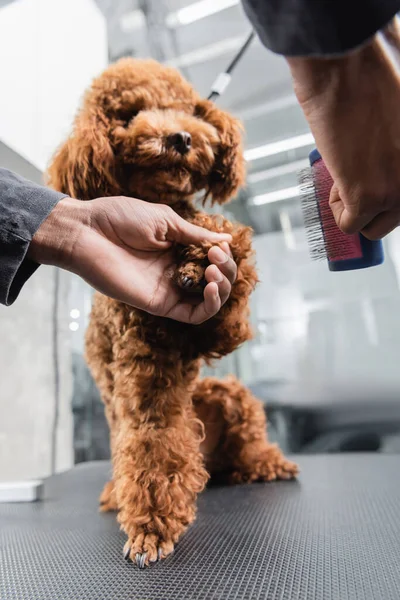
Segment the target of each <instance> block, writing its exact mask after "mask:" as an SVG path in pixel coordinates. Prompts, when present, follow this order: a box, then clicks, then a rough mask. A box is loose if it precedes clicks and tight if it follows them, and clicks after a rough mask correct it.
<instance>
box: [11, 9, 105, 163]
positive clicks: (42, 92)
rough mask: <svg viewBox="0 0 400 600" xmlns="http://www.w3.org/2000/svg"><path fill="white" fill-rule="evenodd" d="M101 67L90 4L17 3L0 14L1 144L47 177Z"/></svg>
mask: <svg viewBox="0 0 400 600" xmlns="http://www.w3.org/2000/svg"><path fill="white" fill-rule="evenodd" d="M106 64H107V36H106V25H105V21H104V17H103V16H102V15H101V13H100V11H99V9H98V8H97V6H96V5H95V3H94V0H17V1H16V2H13V3H12V4H10V5H8V6H6V7H4V8H3V9H1V10H0V81H1V93H0V139H1V140H2V141H4V142H5V143H6V144H8V145H9V146H11V147H12V148H14V150H16V151H17V152H19V153H20V154H22V155H23V156H25V157H26V158H27V159H28V160H30V161H31V162H32V163H33V164H34V165H36V166H37V167H38V168H39V169H41V170H44V168H45V167H46V164H47V163H48V161H49V158H50V156H51V155H52V153H53V152H54V150H55V148H56V147H57V146H58V144H60V142H61V141H62V140H63V138H64V137H65V136H66V135H67V133H68V132H69V130H70V127H71V122H72V119H73V116H74V114H75V112H76V109H77V107H78V105H79V102H80V99H81V97H82V93H83V91H84V90H85V88H86V87H87V86H88V84H89V83H90V81H91V80H92V78H93V77H94V76H95V75H97V74H98V73H100V72H101V71H102V69H103V68H104V67H105V65H106Z"/></svg>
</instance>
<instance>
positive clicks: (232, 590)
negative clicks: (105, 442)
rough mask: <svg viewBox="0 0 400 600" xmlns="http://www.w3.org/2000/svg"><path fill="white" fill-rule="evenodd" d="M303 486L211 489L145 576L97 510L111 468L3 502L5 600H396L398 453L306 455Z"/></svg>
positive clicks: (91, 469) (99, 467)
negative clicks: (169, 552) (30, 499)
mask: <svg viewBox="0 0 400 600" xmlns="http://www.w3.org/2000/svg"><path fill="white" fill-rule="evenodd" d="M299 462H300V466H301V469H302V473H301V476H300V478H299V480H298V482H290V483H287V482H279V483H271V484H256V485H251V486H242V487H233V488H224V487H211V488H210V489H208V490H207V491H206V492H205V493H203V494H202V495H201V497H200V498H199V513H198V519H197V521H196V523H195V524H194V525H193V526H192V527H191V528H190V530H189V531H188V532H187V533H186V535H185V536H184V538H183V539H182V540H181V542H180V543H179V545H178V546H177V549H176V551H175V553H174V555H173V556H172V557H171V558H169V559H167V560H166V561H164V562H162V563H160V564H157V565H155V566H154V567H152V568H151V569H146V570H144V571H139V569H137V568H136V567H135V566H134V565H129V564H126V563H125V562H124V560H123V558H122V547H123V544H124V535H123V534H122V533H121V532H120V531H119V530H118V526H117V524H116V521H115V517H114V516H113V515H111V514H106V515H103V514H99V513H98V512H97V496H98V494H99V491H100V489H101V487H102V484H103V483H104V481H105V480H106V479H107V478H108V476H109V472H110V466H109V464H108V463H104V462H100V463H87V464H83V465H80V466H78V467H76V468H74V469H72V470H71V471H69V472H67V473H64V474H61V475H57V476H55V477H52V478H50V479H49V480H48V481H47V484H46V497H45V500H44V501H42V502H38V503H35V504H26V505H24V504H19V505H18V504H3V505H1V504H0V599H1V600H14V599H18V600H64V599H68V600H69V599H71V600H106V599H107V600H180V599H184V600H191V599H196V600H202V599H207V600H217V599H220V600H227V599H242V598H243V599H245V598H246V599H266V600H275V599H276V600H278V599H279V600H303V599H304V600H306V599H307V600H309V599H311V600H314V599H321V600H331V599H334V600H347V599H360V600H366V599H373V600H391V599H393V600H399V598H400V477H399V466H400V457H399V456H396V455H393V456H390V455H379V454H371V455H355V454H351V455H329V456H303V457H300V460H299Z"/></svg>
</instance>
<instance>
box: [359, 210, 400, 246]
mask: <svg viewBox="0 0 400 600" xmlns="http://www.w3.org/2000/svg"><path fill="white" fill-rule="evenodd" d="M399 225H400V213H399V212H394V211H387V212H384V213H381V214H380V215H378V216H377V217H375V219H372V221H371V222H370V223H368V225H367V226H366V227H364V229H363V230H362V231H361V233H362V234H363V236H364V237H366V238H368V239H369V240H381V239H382V238H383V237H385V235H387V234H388V233H390V232H391V231H393V229H396V227H398V226H399Z"/></svg>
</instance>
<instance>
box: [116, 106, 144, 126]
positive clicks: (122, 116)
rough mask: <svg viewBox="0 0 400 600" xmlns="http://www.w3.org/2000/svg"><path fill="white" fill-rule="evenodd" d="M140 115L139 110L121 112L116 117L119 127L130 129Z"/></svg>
mask: <svg viewBox="0 0 400 600" xmlns="http://www.w3.org/2000/svg"><path fill="white" fill-rule="evenodd" d="M138 114H139V111H138V110H129V111H122V110H121V111H119V112H118V114H117V115H116V118H117V121H118V123H119V125H121V126H122V127H128V125H129V123H130V122H131V121H132V120H133V119H134V118H135V117H136V116H137V115H138Z"/></svg>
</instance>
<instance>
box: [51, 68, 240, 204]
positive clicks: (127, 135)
mask: <svg viewBox="0 0 400 600" xmlns="http://www.w3.org/2000/svg"><path fill="white" fill-rule="evenodd" d="M49 179H50V185H52V187H54V188H55V189H58V190H61V191H63V192H65V193H67V194H69V195H71V196H73V197H75V198H81V199H84V200H86V199H91V198H95V197H97V196H109V195H129V196H136V197H138V198H142V199H144V200H149V201H151V202H163V203H166V204H173V203H174V202H176V201H182V200H185V199H187V198H189V197H191V196H192V195H193V194H194V193H195V192H199V191H200V190H204V193H205V197H209V196H210V197H211V198H212V201H214V202H219V203H223V202H226V201H228V200H229V199H230V198H231V197H232V196H233V195H234V194H235V192H236V191H237V190H238V188H239V187H240V186H241V185H242V184H243V182H244V159H243V151H242V143H241V132H240V125H239V123H238V122H237V121H236V120H235V119H234V118H233V117H231V116H230V115H229V114H227V113H226V112H224V111H222V110H220V109H219V108H217V107H216V106H215V105H214V104H213V103H212V102H210V101H208V100H204V99H202V98H200V96H198V94H197V93H196V92H195V91H194V90H193V88H192V87H191V85H189V84H188V83H187V82H186V81H185V80H184V79H183V78H182V77H181V76H180V74H179V73H178V72H177V71H175V70H174V69H171V68H168V67H165V66H163V65H161V64H159V63H157V62H155V61H152V60H146V61H140V60H133V59H122V60H120V61H119V62H117V63H116V64H114V65H112V66H111V67H109V68H108V69H107V70H106V71H105V72H104V73H103V74H102V75H101V76H100V77H99V78H97V79H96V80H95V81H94V82H93V84H92V86H91V88H90V89H89V91H88V92H87V94H86V96H85V100H84V103H83V107H82V109H81V111H80V113H79V114H78V116H77V118H76V120H75V125H74V130H73V133H72V135H71V137H70V138H69V139H68V140H67V141H66V142H65V144H64V145H63V146H62V147H61V148H60V150H59V151H58V153H57V154H56V156H55V157H54V160H53V162H52V164H51V166H50V168H49Z"/></svg>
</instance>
